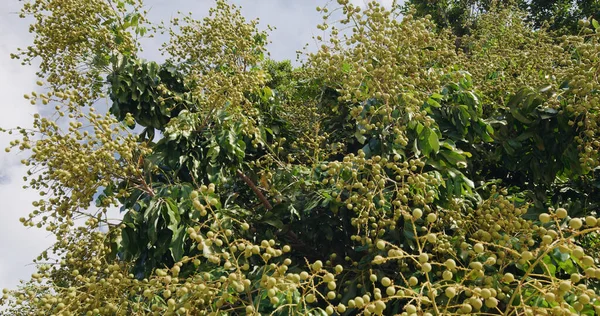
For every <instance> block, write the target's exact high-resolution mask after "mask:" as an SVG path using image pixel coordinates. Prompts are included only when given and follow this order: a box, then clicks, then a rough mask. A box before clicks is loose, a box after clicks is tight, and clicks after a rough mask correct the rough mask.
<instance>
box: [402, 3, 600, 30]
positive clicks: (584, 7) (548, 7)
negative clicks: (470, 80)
mask: <svg viewBox="0 0 600 316" xmlns="http://www.w3.org/2000/svg"><path fill="white" fill-rule="evenodd" d="M411 6H412V7H413V8H414V10H416V11H415V13H416V14H417V15H419V16H425V15H427V14H429V15H431V16H432V19H433V20H434V21H435V22H436V24H437V25H438V26H439V27H449V28H451V29H452V30H453V31H454V32H455V33H456V34H457V35H463V34H468V33H469V31H470V29H471V28H472V27H473V24H474V23H476V22H477V20H478V16H479V15H480V14H483V13H486V12H489V11H490V10H493V9H494V8H498V7H499V6H514V7H517V8H518V9H520V10H523V11H524V12H525V13H526V16H527V18H526V20H527V21H528V22H530V23H532V25H533V26H534V27H536V28H540V27H542V26H544V25H545V27H548V28H550V29H553V30H557V31H560V32H566V33H576V32H577V31H578V30H579V25H578V22H579V21H580V20H586V19H592V18H595V19H598V18H600V2H598V1H596V0H577V1H571V0H558V1H556V0H440V1H438V0H408V1H406V4H405V10H407V9H409V8H410V7H411Z"/></svg>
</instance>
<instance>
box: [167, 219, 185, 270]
mask: <svg viewBox="0 0 600 316" xmlns="http://www.w3.org/2000/svg"><path fill="white" fill-rule="evenodd" d="M185 236H186V234H185V232H184V226H180V227H179V228H178V229H176V230H175V231H173V236H172V237H171V245H170V246H169V250H170V251H171V255H172V256H173V260H175V261H179V260H181V258H182V257H183V253H184V249H183V239H184V238H185Z"/></svg>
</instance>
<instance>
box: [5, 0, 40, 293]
mask: <svg viewBox="0 0 600 316" xmlns="http://www.w3.org/2000/svg"><path fill="white" fill-rule="evenodd" d="M19 5H20V3H19V2H16V1H3V2H2V4H0V87H2V102H1V103H0V111H2V115H0V127H3V128H10V127H16V126H20V127H28V126H31V122H32V117H33V114H35V113H36V112H37V111H38V109H37V107H35V106H33V105H31V104H29V102H27V100H25V99H24V98H23V94H25V93H31V91H33V90H34V89H35V87H36V86H35V67H23V66H21V65H20V63H19V62H18V61H16V60H11V59H10V57H9V54H10V53H12V52H14V51H15V50H16V48H17V47H23V46H25V45H26V44H27V43H28V42H29V41H30V40H31V37H30V36H29V34H28V33H27V24H26V23H25V22H24V21H23V20H21V19H19V18H18V16H17V15H16V14H15V12H16V11H18V8H19ZM15 138H16V135H12V136H11V135H7V134H6V133H0V147H1V151H0V253H1V254H2V255H1V256H0V288H2V287H14V286H16V285H17V284H18V282H19V280H20V279H25V278H28V275H29V274H30V273H32V272H33V271H34V267H33V266H32V265H30V263H31V262H32V259H33V258H35V257H36V256H38V255H39V254H40V253H41V252H42V251H43V250H44V249H46V247H48V246H49V245H50V243H51V239H49V238H48V232H46V231H44V230H40V229H28V228H26V227H24V226H23V225H21V224H20V223H19V217H22V216H27V214H28V213H29V212H30V211H31V210H32V208H31V202H32V201H33V200H34V199H36V197H37V196H36V193H35V192H33V191H26V190H23V189H22V186H23V184H24V183H23V180H22V177H23V176H24V175H25V173H26V171H27V168H26V167H25V166H23V165H21V164H20V160H21V159H23V158H25V155H23V154H20V155H19V154H15V153H14V152H11V153H6V152H5V151H4V148H5V147H7V146H8V145H9V142H10V141H11V140H12V139H15Z"/></svg>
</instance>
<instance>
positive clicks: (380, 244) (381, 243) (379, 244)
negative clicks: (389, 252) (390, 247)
mask: <svg viewBox="0 0 600 316" xmlns="http://www.w3.org/2000/svg"><path fill="white" fill-rule="evenodd" d="M377 249H379V250H383V249H385V241H383V240H378V241H377Z"/></svg>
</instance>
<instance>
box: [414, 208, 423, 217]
mask: <svg viewBox="0 0 600 316" xmlns="http://www.w3.org/2000/svg"><path fill="white" fill-rule="evenodd" d="M412 216H413V218H415V219H419V218H421V216H423V211H422V210H421V209H420V208H416V209H414V210H413V211H412Z"/></svg>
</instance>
